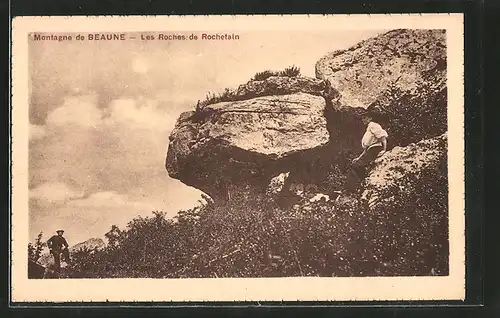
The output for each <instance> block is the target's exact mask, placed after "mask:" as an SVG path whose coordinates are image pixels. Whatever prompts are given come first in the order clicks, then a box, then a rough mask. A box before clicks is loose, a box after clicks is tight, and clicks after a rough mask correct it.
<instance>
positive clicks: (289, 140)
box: [166, 92, 329, 199]
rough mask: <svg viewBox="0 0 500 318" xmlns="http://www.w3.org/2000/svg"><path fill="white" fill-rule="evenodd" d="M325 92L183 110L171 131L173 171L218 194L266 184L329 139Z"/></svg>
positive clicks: (315, 153)
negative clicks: (233, 188)
mask: <svg viewBox="0 0 500 318" xmlns="http://www.w3.org/2000/svg"><path fill="white" fill-rule="evenodd" d="M324 108H325V101H324V98H323V97H320V96H316V95H312V94H308V93H303V92H297V93H293V94H287V95H274V96H261V97H256V98H251V99H247V100H239V101H230V102H220V103H216V104H212V105H207V106H205V107H204V108H203V109H199V110H198V111H197V112H190V113H185V114H183V115H181V116H180V118H179V119H178V121H177V124H176V126H175V128H174V130H173V131H172V133H171V135H170V143H169V147H168V153H167V160H166V168H167V171H168V173H169V175H170V176H171V177H173V178H177V179H179V180H181V181H182V182H184V183H185V184H188V185H191V186H194V187H196V188H198V189H200V190H202V191H204V192H206V193H208V194H209V195H210V196H212V197H213V198H214V199H216V198H224V197H226V198H227V196H228V191H229V189H228V188H230V187H236V188H242V187H250V189H252V190H255V189H256V188H259V187H261V186H262V189H263V190H264V191H265V188H266V187H267V185H268V184H269V181H270V179H271V178H272V177H273V176H276V175H278V174H279V173H281V172H286V171H290V170H293V166H300V165H301V164H302V163H303V162H304V160H305V159H304V157H313V158H314V157H317V156H318V152H321V151H322V150H321V149H322V148H324V147H325V146H326V145H327V144H328V142H329V134H328V130H327V123H326V118H325V116H324Z"/></svg>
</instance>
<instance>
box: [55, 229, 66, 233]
mask: <svg viewBox="0 0 500 318" xmlns="http://www.w3.org/2000/svg"><path fill="white" fill-rule="evenodd" d="M59 232H62V233H64V230H57V231H56V233H59Z"/></svg>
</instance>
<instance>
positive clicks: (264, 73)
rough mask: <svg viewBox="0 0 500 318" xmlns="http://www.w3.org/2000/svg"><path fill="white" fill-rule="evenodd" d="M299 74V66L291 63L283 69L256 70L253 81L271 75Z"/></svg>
mask: <svg viewBox="0 0 500 318" xmlns="http://www.w3.org/2000/svg"><path fill="white" fill-rule="evenodd" d="M299 75H300V68H299V67H297V66H295V65H292V66H289V67H287V68H285V69H284V70H283V71H278V72H275V71H271V70H265V71H262V72H257V73H255V75H254V77H253V80H254V81H263V80H266V79H268V78H269V77H271V76H283V77H297V76H299Z"/></svg>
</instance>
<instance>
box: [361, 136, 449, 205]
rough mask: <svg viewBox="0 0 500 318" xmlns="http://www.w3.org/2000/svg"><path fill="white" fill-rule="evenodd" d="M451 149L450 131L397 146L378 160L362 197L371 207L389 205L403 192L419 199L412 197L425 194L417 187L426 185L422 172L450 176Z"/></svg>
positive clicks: (366, 181) (366, 180)
mask: <svg viewBox="0 0 500 318" xmlns="http://www.w3.org/2000/svg"><path fill="white" fill-rule="evenodd" d="M447 149H448V148H447V135H446V134H443V135H441V136H439V137H436V138H433V139H428V140H423V141H421V142H419V143H416V144H410V145H408V146H406V147H395V148H393V149H392V150H391V151H390V152H388V153H386V154H385V155H384V156H382V157H381V158H379V159H377V160H376V161H375V163H374V164H375V166H374V168H373V169H371V170H370V172H369V174H368V176H367V177H366V179H365V184H364V187H363V188H364V191H363V194H362V199H363V200H366V201H367V202H368V203H369V206H370V208H371V209H377V208H378V207H383V208H386V207H387V206H388V205H390V204H392V203H394V202H396V201H400V199H401V196H402V195H409V196H412V195H413V196H415V200H411V201H412V202H415V201H416V200H418V199H419V198H417V196H421V192H419V191H415V187H416V186H420V185H422V186H426V185H425V184H422V183H423V182H424V180H422V179H421V175H423V174H426V173H427V172H433V173H434V172H435V173H437V174H439V173H441V175H442V176H444V177H446V176H447V173H446V169H447V168H446V167H447V164H446V160H447V155H446V154H447ZM413 183H418V184H413ZM443 190H444V189H443ZM420 200H425V198H420Z"/></svg>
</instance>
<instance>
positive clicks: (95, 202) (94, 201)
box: [68, 191, 151, 209]
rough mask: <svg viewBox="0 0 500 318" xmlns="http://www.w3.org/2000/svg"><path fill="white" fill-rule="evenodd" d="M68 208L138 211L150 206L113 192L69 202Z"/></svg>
mask: <svg viewBox="0 0 500 318" xmlns="http://www.w3.org/2000/svg"><path fill="white" fill-rule="evenodd" d="M68 206H72V207H80V208H93V209H100V208H118V207H122V206H126V207H128V208H138V209H141V208H143V209H149V208H151V206H150V204H146V203H142V202H137V201H132V200H130V199H129V198H128V197H127V195H124V194H119V193H117V192H115V191H101V192H96V193H93V194H91V195H90V196H89V197H87V198H84V199H79V200H74V201H71V202H70V203H69V204H68Z"/></svg>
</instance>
